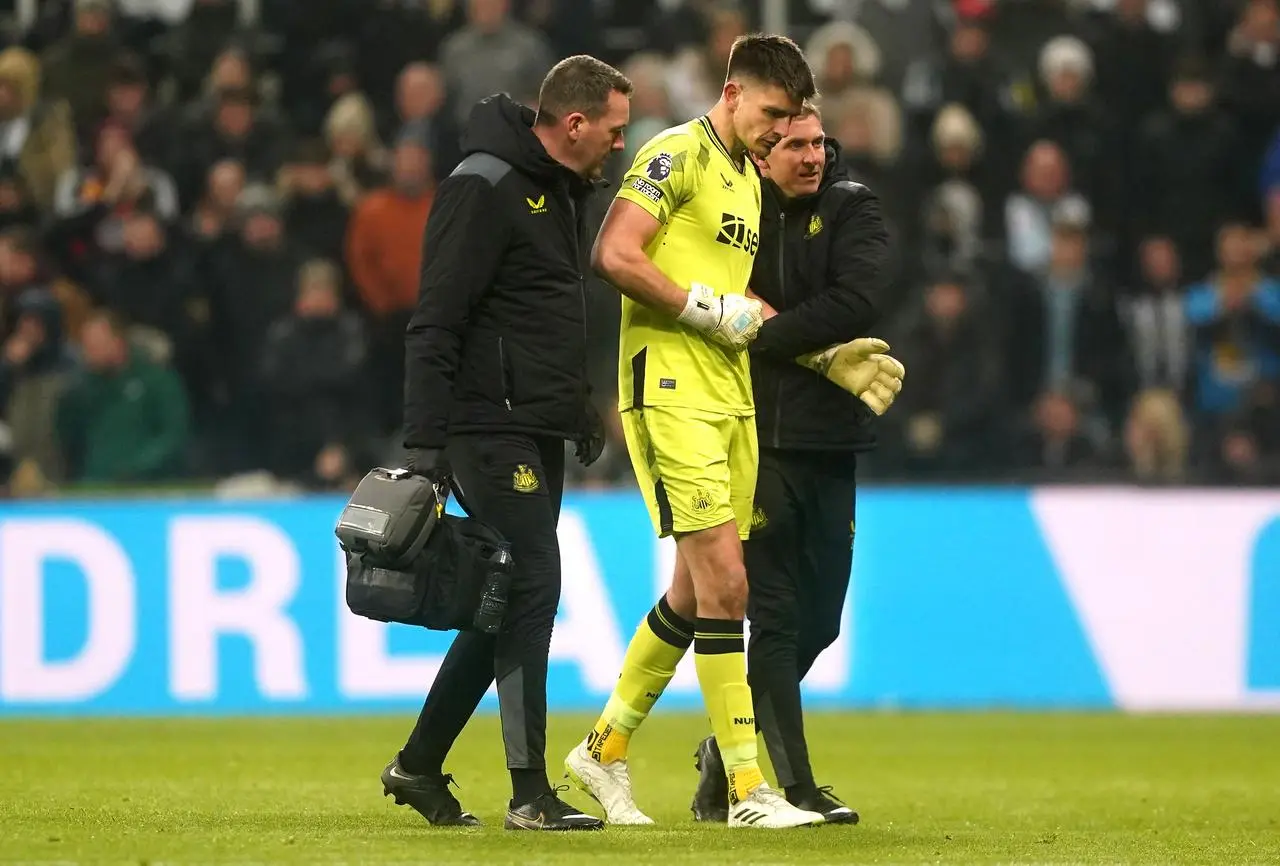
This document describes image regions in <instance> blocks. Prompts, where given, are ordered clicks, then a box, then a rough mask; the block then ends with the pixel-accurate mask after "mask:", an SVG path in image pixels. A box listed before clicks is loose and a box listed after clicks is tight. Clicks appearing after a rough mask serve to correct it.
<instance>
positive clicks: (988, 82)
mask: <svg viewBox="0 0 1280 866" xmlns="http://www.w3.org/2000/svg"><path fill="white" fill-rule="evenodd" d="M990 49H991V37H990V32H989V28H988V25H987V23H986V21H985V20H984V19H983V18H981V17H977V16H968V15H959V16H958V17H957V20H956V21H955V23H954V25H953V26H952V28H951V32H950V34H949V35H948V40H947V51H946V54H945V55H941V56H932V55H930V54H929V53H927V52H926V53H924V55H923V56H922V57H920V58H919V59H916V60H914V61H913V62H912V63H911V65H910V66H908V67H907V73H906V77H905V79H904V82H903V87H902V105H903V109H904V110H905V111H906V112H907V115H908V118H909V123H910V127H911V130H912V135H913V137H915V138H917V139H923V138H924V137H925V136H926V135H928V134H929V130H930V129H931V128H932V126H933V123H934V120H935V118H936V115H937V113H938V112H939V111H940V110H941V109H942V108H943V106H945V105H949V104H958V105H962V106H964V107H965V108H966V109H968V110H969V113H970V114H971V115H973V117H974V119H975V120H977V122H978V126H979V128H981V129H982V130H983V134H984V137H985V138H986V151H987V154H988V156H989V157H991V158H992V159H993V160H994V162H993V164H994V165H1004V164H1005V163H1006V161H1007V160H1011V159H1012V158H1013V157H1012V155H1011V151H1012V149H1013V146H1014V142H1013V140H1012V138H1013V117H1012V114H1011V112H1012V108H1013V105H1012V102H1011V100H1010V97H1009V93H1008V75H1007V73H1006V71H1005V70H1004V69H1003V68H1002V67H1001V66H1000V64H999V63H998V61H997V60H996V59H995V58H993V57H992V55H991V50H990ZM992 192H993V193H997V194H998V193H1001V192H1003V188H1000V189H997V190H992Z"/></svg>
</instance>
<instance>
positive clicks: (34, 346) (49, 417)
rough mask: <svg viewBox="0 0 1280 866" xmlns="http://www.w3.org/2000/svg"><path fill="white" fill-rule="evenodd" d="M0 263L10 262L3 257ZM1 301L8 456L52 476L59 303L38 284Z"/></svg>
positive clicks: (1, 387)
mask: <svg viewBox="0 0 1280 866" xmlns="http://www.w3.org/2000/svg"><path fill="white" fill-rule="evenodd" d="M6 247H8V249H7V250H6V251H5V252H3V253H0V256H4V257H5V258H6V259H7V260H9V261H11V260H12V259H13V257H14V256H15V254H16V253H15V251H14V250H13V249H12V245H10V244H6ZM5 266H6V269H11V268H12V267H13V265H11V264H9V262H8V261H7V262H6V263H5ZM5 302H6V303H5V305H6V307H9V308H10V309H7V310H6V313H7V314H8V315H9V316H12V317H13V318H14V319H15V322H14V327H13V328H12V330H11V331H10V332H9V333H8V334H7V335H5V336H4V338H3V342H2V344H0V418H3V419H4V420H5V421H7V423H8V429H9V433H10V440H11V446H12V452H13V454H14V456H15V457H16V458H17V459H18V460H19V461H20V462H22V463H24V464H26V465H28V466H29V467H31V468H32V469H34V470H35V471H36V472H37V473H38V475H39V477H40V478H42V479H48V480H53V481H56V480H58V479H60V478H61V476H62V461H61V455H60V454H59V453H58V448H57V437H56V435H55V423H54V422H55V413H56V410H57V405H58V399H59V397H60V396H61V394H62V390H63V387H64V386H65V380H66V374H67V368H68V358H67V354H66V350H65V347H64V344H63V331H62V308H61V305H60V304H59V301H58V298H57V297H56V296H55V294H54V292H53V290H52V289H51V288H50V287H48V286H45V285H38V284H29V285H28V287H27V288H25V289H23V290H21V291H19V292H18V293H17V294H16V296H13V297H9V298H5Z"/></svg>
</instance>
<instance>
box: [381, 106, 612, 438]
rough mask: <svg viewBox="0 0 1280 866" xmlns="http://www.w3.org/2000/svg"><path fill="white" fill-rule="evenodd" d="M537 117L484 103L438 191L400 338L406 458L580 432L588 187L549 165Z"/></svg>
mask: <svg viewBox="0 0 1280 866" xmlns="http://www.w3.org/2000/svg"><path fill="white" fill-rule="evenodd" d="M533 118H534V114H533V111H532V110H531V109H529V108H526V107H524V106H521V105H518V104H517V103H515V102H513V101H511V100H510V99H509V98H507V97H506V96H505V95H501V94H499V95H495V96H491V97H489V98H488V99H485V100H483V101H481V102H480V103H478V104H477V105H476V107H475V108H474V109H473V110H472V113H471V120H470V125H469V126H468V129H467V132H466V134H465V135H464V137H463V141H462V145H463V151H464V153H465V157H464V159H463V160H462V162H461V163H460V164H459V165H458V167H457V168H456V169H454V171H453V173H452V174H450V175H449V177H447V178H445V179H444V181H443V182H441V184H440V188H439V190H438V191H437V192H436V198H435V204H434V205H433V207H432V209H431V216H430V218H429V219H428V221H427V229H426V237H425V240H424V242H423V255H422V283H421V288H420V291H419V295H418V308H417V310H416V311H415V312H414V314H413V318H412V319H411V321H410V323H409V328H408V333H407V335H406V338H405V413H404V414H405V440H404V444H405V447H407V448H440V447H443V445H444V440H445V437H446V434H449V433H466V432H484V431H494V430H509V431H517V432H524V433H532V434H539V435H550V436H559V437H563V438H565V439H574V438H577V437H578V436H579V435H581V434H582V433H583V432H584V426H585V424H586V413H585V409H586V403H587V396H588V391H587V377H586V339H585V325H586V317H585V301H584V294H583V292H584V286H585V283H584V279H583V275H584V274H585V273H586V258H585V256H586V254H587V251H588V250H589V244H587V243H586V242H585V240H584V237H583V236H584V223H583V211H584V210H585V208H584V207H583V206H582V205H583V199H585V198H586V197H587V195H588V194H589V193H590V192H591V184H589V183H588V182H587V181H585V180H583V179H581V178H580V177H578V176H577V175H576V174H574V173H573V172H571V171H570V170H569V169H567V168H565V167H564V166H563V165H561V164H560V163H558V162H556V161H555V160H553V159H552V158H551V157H550V156H548V155H547V152H546V150H545V149H544V148H543V146H542V144H541V142H539V141H538V138H537V136H535V135H534V134H533V130H532V128H531V126H532V123H533Z"/></svg>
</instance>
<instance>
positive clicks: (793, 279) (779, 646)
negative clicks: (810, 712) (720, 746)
mask: <svg viewBox="0 0 1280 866" xmlns="http://www.w3.org/2000/svg"><path fill="white" fill-rule="evenodd" d="M759 164H760V167H761V171H762V173H763V174H764V175H765V178H766V181H765V183H764V184H762V186H763V207H762V212H761V218H760V236H761V242H760V251H759V253H758V254H757V255H756V261H755V266H754V269H753V271H752V277H751V286H752V290H753V291H754V292H755V294H756V295H757V296H759V297H760V298H761V299H763V300H764V301H765V302H766V303H767V304H768V306H769V307H772V308H773V309H774V310H776V311H777V315H776V316H775V317H773V318H772V319H770V320H769V321H768V322H767V323H766V324H765V327H764V328H762V329H761V331H760V336H759V337H758V338H757V339H756V341H755V343H753V344H752V347H751V379H752V387H753V390H754V392H755V404H756V424H757V431H758V435H759V439H760V473H759V479H758V481H757V482H756V497H755V507H754V513H753V515H752V521H751V538H750V539H749V540H748V541H746V542H744V544H743V551H744V558H745V561H746V566H747V582H748V586H749V589H750V592H749V594H748V596H747V618H748V619H749V620H750V621H751V641H750V644H749V645H748V647H747V671H748V674H749V677H748V678H749V680H750V683H751V691H752V698H753V700H754V703H755V710H756V721H757V725H758V727H759V728H760V730H761V731H762V732H763V734H764V741H765V747H766V748H767V749H768V750H769V758H770V760H771V761H772V763H773V767H774V771H775V772H776V773H777V776H778V785H779V786H780V787H783V788H785V790H786V795H787V799H788V800H789V801H790V802H791V803H793V804H794V805H796V806H798V807H800V808H801V809H806V810H810V811H814V812H821V813H822V814H823V815H824V816H825V817H826V819H827V822H828V823H853V822H856V821H857V820H858V815H857V813H856V812H854V811H853V810H852V809H850V808H848V807H847V806H844V805H843V804H841V803H840V802H838V801H837V800H835V799H834V798H833V797H832V795H831V790H830V788H819V787H818V786H817V785H816V784H815V782H814V778H813V770H812V768H811V767H810V765H809V750H808V746H807V745H806V744H805V737H804V716H803V712H802V710H801V705H800V681H801V680H802V679H804V677H805V674H807V673H808V672H809V668H810V667H811V666H812V665H813V662H814V660H815V659H816V658H817V657H818V654H819V653H821V652H822V651H823V650H824V649H826V648H827V647H828V646H830V645H831V643H832V642H833V641H834V640H835V639H836V637H837V635H838V634H839V633H840V615H841V613H842V611H843V610H844V601H845V594H846V592H847V590H848V587H849V571H850V567H851V565H852V557H853V527H854V523H853V522H854V473H855V469H856V466H857V454H858V452H860V451H865V450H867V449H869V448H871V447H872V446H873V445H874V441H875V440H874V436H873V434H872V431H871V426H870V420H871V419H872V418H874V417H875V416H874V414H873V413H872V412H871V410H870V409H868V408H867V407H866V405H865V404H864V403H863V402H862V401H861V400H859V399H858V398H857V397H855V396H854V395H852V394H849V393H848V392H846V391H844V390H842V389H840V388H838V387H837V386H835V385H833V384H832V383H831V382H829V381H828V380H827V379H826V378H824V377H822V376H818V375H815V374H814V373H813V372H812V371H811V370H808V369H805V368H804V367H801V366H799V365H798V364H796V363H795V360H794V359H795V358H796V356H797V355H800V354H803V353H805V352H811V351H814V350H816V349H820V348H824V347H826V346H829V345H831V344H832V343H843V342H847V341H849V340H852V339H854V338H856V337H863V336H866V335H867V333H868V330H869V328H870V327H871V326H872V325H873V324H874V323H875V322H876V320H877V318H878V313H877V303H878V300H879V298H880V296H881V293H882V291H883V289H884V288H885V283H886V264H887V261H888V253H889V236H888V231H887V229H886V227H885V223H884V219H883V217H882V216H881V209H880V201H879V199H878V198H877V197H876V195H875V194H874V193H872V191H871V190H869V189H867V187H865V186H863V185H861V184H858V183H854V182H853V181H851V180H850V179H849V176H848V174H847V173H846V172H845V171H843V170H842V168H841V166H840V149H839V145H838V144H837V143H836V142H835V141H834V140H829V139H827V138H825V136H824V135H823V131H822V120H821V118H820V117H819V115H818V114H817V112H816V110H814V109H812V108H810V107H808V106H806V111H805V113H804V114H803V115H801V116H800V117H797V118H796V119H795V120H793V121H792V122H791V128H790V130H789V132H788V135H787V137H786V138H784V139H783V140H782V141H781V142H779V143H778V144H777V145H776V146H775V147H774V148H773V151H772V152H771V153H770V154H769V158H768V160H767V161H765V162H761V163H759ZM766 315H768V311H766ZM698 767H699V769H700V770H701V778H700V780H699V783H698V790H697V793H696V795H695V796H694V801H693V812H694V815H695V817H697V818H698V819H699V820H711V821H725V820H726V819H727V815H726V803H727V797H726V794H727V792H726V790H725V781H724V779H725V776H724V769H723V767H722V765H721V760H720V755H719V753H718V751H717V750H716V745H715V739H714V738H713V737H708V738H707V739H706V740H704V741H703V742H702V744H701V745H700V746H699V748H698Z"/></svg>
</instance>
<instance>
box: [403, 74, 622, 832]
mask: <svg viewBox="0 0 1280 866" xmlns="http://www.w3.org/2000/svg"><path fill="white" fill-rule="evenodd" d="M630 94H631V84H630V82H629V81H627V79H626V78H625V77H624V76H623V75H622V74H621V73H619V72H618V71H617V70H616V69H613V68H612V67H611V66H608V65H607V64H605V63H602V62H601V61H599V60H596V59H595V58H592V57H587V56H585V55H579V56H575V57H570V58H568V59H566V60H563V61H561V62H560V63H558V64H557V65H556V66H555V67H554V68H553V69H552V70H551V72H550V73H548V75H547V77H546V79H545V80H544V81H543V83H542V88H541V92H540V95H539V108H538V112H537V114H536V116H535V113H534V111H533V110H532V109H529V108H525V107H523V106H521V105H518V104H516V103H515V102H513V101H511V100H510V99H509V98H508V97H507V96H505V95H496V96H492V97H490V98H488V99H485V100H483V101H482V102H480V103H479V104H477V105H476V107H475V108H474V109H473V111H472V113H471V121H470V125H469V127H468V129H467V131H466V133H465V135H464V137H463V150H464V152H465V158H464V159H463V161H462V162H461V164H459V165H458V167H457V168H456V169H455V170H454V171H453V173H452V174H451V175H450V176H449V177H448V178H447V179H445V181H444V182H443V183H441V185H440V189H439V191H438V192H437V194H436V200H435V205H434V207H433V209H432V213H431V218H430V220H429V221H428V223H427V229H426V238H425V241H424V247H423V268H422V286H421V293H420V296H419V301H418V309H417V311H416V312H415V313H414V315H413V318H412V320H411V322H410V323H409V328H408V334H407V337H406V368H405V372H406V383H405V447H406V448H407V449H408V450H409V464H408V465H409V468H410V469H411V470H412V471H414V472H416V473H418V474H420V475H423V476H426V477H428V478H432V479H433V480H437V481H439V480H442V479H444V478H445V477H446V476H449V475H452V477H453V478H454V479H455V480H456V481H457V482H458V484H459V485H460V487H461V488H462V490H463V491H464V492H465V494H466V497H467V500H468V504H469V505H470V506H471V508H472V509H473V511H474V514H475V516H476V517H477V518H479V519H481V520H483V521H485V522H486V523H489V524H490V525H492V526H493V527H494V528H495V529H497V530H498V531H499V532H501V533H502V534H503V535H504V536H505V537H506V539H507V540H508V541H509V542H510V543H511V555H512V559H513V560H514V564H515V571H514V574H513V578H512V584H511V589H510V595H509V598H508V607H507V615H506V621H505V623H504V626H503V630H502V632H501V634H499V635H497V636H495V637H491V636H488V635H484V634H480V633H472V632H462V633H459V634H458V636H457V637H456V639H455V640H454V642H453V645H452V646H451V647H450V649H449V652H448V654H447V655H446V656H445V659H444V662H443V664H442V665H441V668H440V672H439V673H438V674H437V676H436V680H435V682H434V683H433V684H432V687H431V691H430V693H429V694H428V695H427V699H426V703H425V704H424V706H423V708H422V714H421V715H420V716H419V718H418V723H417V725H416V726H415V728H414V730H413V733H412V734H411V735H410V737H409V740H408V742H407V743H406V744H405V747H404V749H403V750H402V751H401V752H400V753H399V755H397V757H396V759H395V760H393V761H392V762H391V763H390V764H388V765H387V767H386V769H385V770H384V771H383V774H382V781H383V785H384V789H385V793H387V794H394V795H395V797H396V802H397V803H408V804H409V805H410V806H412V807H413V808H414V809H416V810H417V811H418V812H419V813H421V814H422V815H423V817H425V818H426V819H427V820H428V821H429V822H431V823H432V824H455V825H456V824H464V825H470V824H477V823H479V822H478V821H477V819H476V818H475V817H474V816H472V815H471V814H470V813H468V812H464V811H462V808H461V806H460V804H459V803H458V801H457V800H456V799H454V797H453V795H452V794H451V793H450V792H449V791H448V789H447V785H448V783H449V782H450V781H451V780H452V777H451V776H447V775H444V774H443V770H442V767H443V763H444V758H445V756H446V754H447V753H448V751H449V749H450V747H452V745H453V742H454V740H455V739H456V738H457V736H458V734H459V733H461V731H462V728H463V726H464V725H465V724H466V722H467V720H468V719H469V718H470V717H471V715H472V713H474V712H475V709H476V706H477V705H478V704H479V702H480V699H481V698H482V697H483V696H484V693H485V691H486V690H487V689H488V688H489V686H490V684H491V683H493V682H494V680H495V678H496V680H497V687H498V700H499V704H500V706H501V715H502V733H503V740H504V742H505V745H506V757H507V767H508V769H509V770H510V771H511V781H512V789H513V794H512V799H511V803H510V806H509V808H508V810H507V816H506V822H505V826H506V827H507V828H508V829H537V830H575V829H598V828H599V827H601V826H602V823H601V822H600V821H599V819H596V818H594V817H592V816H589V815H585V814H583V813H581V812H579V811H578V810H576V809H574V808H572V807H571V806H569V805H567V804H565V803H564V802H563V801H561V800H560V799H559V797H557V796H556V793H555V792H554V791H553V790H552V788H551V786H550V784H549V783H548V781H547V775H546V764H545V759H544V751H545V746H546V724H547V718H546V715H547V656H548V652H549V648H550V643H551V630H552V625H553V623H554V620H555V615H556V608H557V606H558V605H559V601H560V551H559V546H558V543H557V539H556V524H557V522H558V520H559V515H560V500H561V494H562V492H563V489H564V443H565V441H566V440H574V441H576V442H577V444H578V451H577V454H578V458H579V459H580V460H582V461H583V462H584V463H590V462H592V461H594V460H595V459H596V458H597V457H599V454H600V451H601V448H602V447H603V435H602V432H601V426H600V421H599V418H598V416H596V415H595V414H594V412H593V411H592V410H591V409H590V404H589V402H588V387H587V374H586V345H585V339H584V337H585V318H584V310H585V300H584V296H583V292H584V285H585V284H584V278H583V275H584V274H585V273H586V268H587V259H586V256H587V253H588V251H589V249H590V244H589V243H588V242H586V239H585V235H586V226H585V225H584V210H585V208H584V201H585V199H586V197H587V196H588V194H589V193H590V192H591V189H592V185H593V182H594V181H597V180H598V179H599V178H600V175H601V170H602V166H603V163H604V161H605V159H606V157H608V155H609V154H610V153H611V152H612V151H615V150H620V149H621V148H622V144H623V142H622V134H623V129H624V127H625V126H626V124H627V122H628V120H629V117H630V106H629V101H628V98H629V96H630Z"/></svg>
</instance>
